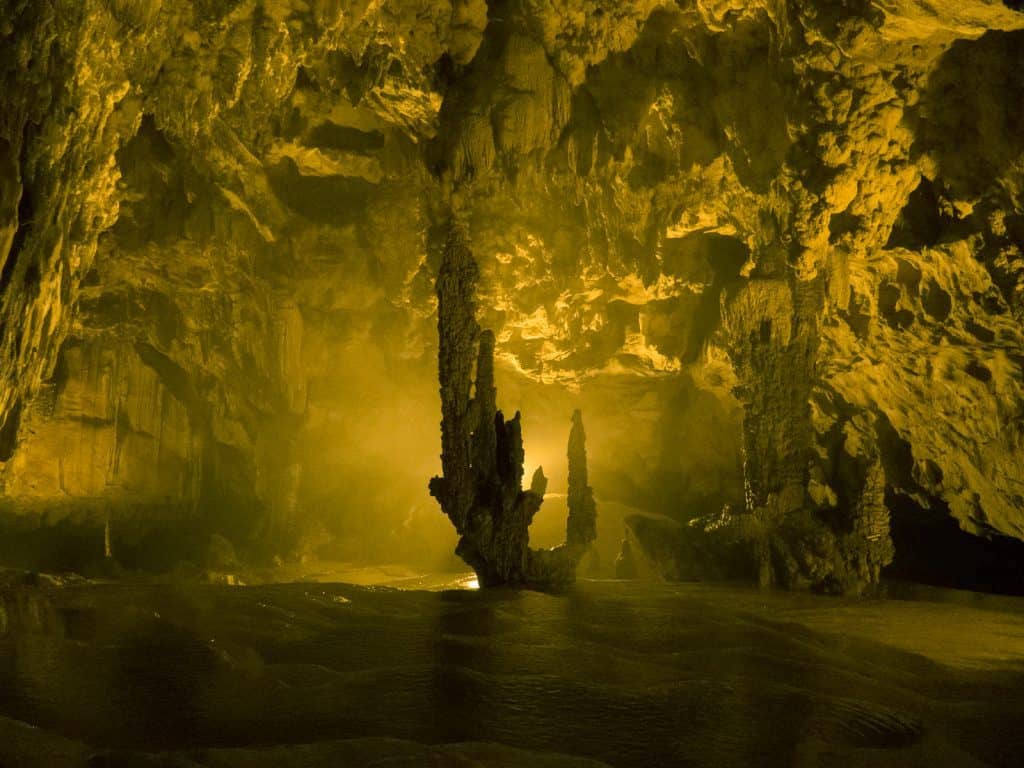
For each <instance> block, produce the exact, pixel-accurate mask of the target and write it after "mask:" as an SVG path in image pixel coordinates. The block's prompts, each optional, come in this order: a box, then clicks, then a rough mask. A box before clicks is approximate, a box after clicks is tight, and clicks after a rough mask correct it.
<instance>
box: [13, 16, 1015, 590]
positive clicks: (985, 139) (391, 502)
mask: <svg viewBox="0 0 1024 768" xmlns="http://www.w3.org/2000/svg"><path fill="white" fill-rule="evenodd" d="M1022 30H1024V14H1022V13H1021V12H1020V9H1019V4H1017V3H1004V2H997V1H996V0H966V1H965V2H959V3H955V4H944V5H937V4H924V3H917V2H910V1H909V0H885V1H884V2H866V1H862V0H847V1H846V2H837V3H833V2H828V3H826V2H815V1H813V0H789V1H788V2H776V1H775V0H758V1H757V2H743V3H740V2H733V1H732V0H697V2H668V1H665V0H635V1H634V2H628V3H621V2H613V1H612V0H586V1H585V2H566V1H561V0H558V1H555V0H494V1H493V2H490V3H485V2H484V0H429V1H428V0H416V1H415V2H406V0H401V1H399V0H384V2H376V3H369V2H365V0H342V1H341V2H321V1H320V0H317V1H316V2H300V1H298V0H288V1H285V0H231V1H230V2H222V3H213V2H200V3H183V2H174V1H173V0H164V2H153V3H140V2H134V1H133V0H77V1H76V2H70V0H40V1H38V2H28V1H27V0H5V1H4V2H3V3H2V4H0V38H2V45H0V84H2V89H0V93H3V96H2V99H3V102H4V109H3V110H2V113H0V115H2V116H0V262H2V264H3V266H2V269H0V272H2V274H0V291H2V295H0V377H2V385H3V386H0V412H2V416H0V421H2V427H0V461H2V462H3V463H4V464H3V469H2V482H3V494H4V509H5V512H4V515H3V527H4V529H5V530H6V529H8V528H11V527H13V528H14V529H16V531H18V532H19V536H22V534H24V536H28V537H30V538H31V535H32V530H34V528H35V527H38V526H39V525H43V526H46V527H48V529H50V530H55V529H56V528H58V527H61V526H64V527H67V526H66V524H70V523H74V524H75V525H79V524H80V525H82V526H86V527H87V528H88V527H89V526H92V527H93V528H96V526H102V523H101V522H99V521H102V520H104V519H106V518H107V517H108V516H111V515H112V519H113V535H114V539H115V541H114V548H115V551H120V552H122V553H123V556H124V557H125V558H128V559H131V558H133V557H135V558H136V559H137V560H138V561H139V562H144V561H146V560H147V559H148V558H149V557H150V556H151V549H150V548H148V547H147V545H145V542H146V541H147V540H149V539H151V538H152V537H153V536H154V535H155V536H156V537H157V538H158V539H159V538H160V533H159V531H161V530H168V529H174V530H185V529H186V528H189V529H191V530H194V531H195V533H194V535H193V534H189V536H192V538H194V539H195V541H192V540H183V541H182V542H181V543H180V550H181V552H182V553H189V552H192V553H194V552H202V551H204V550H205V546H206V542H207V540H208V536H209V535H210V534H214V533H219V534H224V535H228V536H229V537H231V538H234V539H236V540H238V541H239V542H245V543H247V544H249V545H250V546H251V548H252V549H254V550H261V551H265V552H271V553H274V552H276V553H282V554H283V553H285V552H300V553H307V552H308V553H315V552H318V551H321V550H323V549H324V547H325V546H329V547H333V548H334V551H335V553H336V554H339V556H341V555H345V554H349V553H351V552H353V551H356V550H357V549H358V550H359V551H366V550H367V548H369V549H370V551H376V550H377V549H380V550H390V551H391V552H397V554H398V555H399V556H401V555H404V554H407V553H409V552H410V551H412V550H415V549H416V545H415V543H412V544H409V543H407V544H405V545H402V544H400V542H416V541H417V539H418V538H419V539H423V538H430V537H433V536H435V535H437V534H436V533H435V531H436V529H435V528H431V526H432V525H434V523H433V522H431V520H432V519H433V516H435V515H434V510H433V509H431V505H430V503H429V502H430V500H429V499H426V500H424V499H423V498H422V497H423V496H424V495H425V494H423V493H422V484H421V482H420V480H419V479H420V478H421V477H424V476H429V475H430V474H432V473H435V472H436V471H437V462H436V448H435V447H434V443H435V442H436V426H435V425H434V424H433V416H432V414H433V413H435V411H436V400H435V399H434V398H435V397H436V395H435V394H434V393H433V386H434V385H433V381H434V372H433V370H432V364H433V363H432V361H433V360H434V359H436V357H435V353H436V348H435V344H436V341H435V338H434V334H435V326H434V321H433V312H434V310H435V307H434V300H433V295H432V291H431V285H432V282H433V279H434V278H435V276H436V272H437V268H438V266H439V263H440V261H439V258H438V255H437V254H436V253H432V251H431V248H430V247H429V244H430V242H431V240H432V237H434V234H433V230H434V228H436V227H437V226H438V223H439V221H441V217H440V216H439V213H440V211H439V210H438V209H439V204H438V201H447V200H449V199H450V196H451V194H452V190H453V189H454V190H458V192H457V194H458V196H459V198H460V200H461V203H460V205H461V210H463V211H464V212H465V214H466V219H467V226H468V227H469V229H470V231H471V232H472V236H473V242H474V250H475V253H476V256H477V259H478V260H479V269H480V307H481V312H480V321H481V323H482V325H484V326H485V327H488V328H493V329H494V330H495V376H496V378H497V379H498V380H499V383H500V384H501V386H502V390H503V392H506V393H509V392H514V393H515V394H516V396H517V397H518V398H519V400H520V401H521V404H522V406H523V412H524V414H526V416H524V418H526V419H529V418H532V417H531V416H530V414H531V413H535V414H542V415H544V416H548V415H549V414H547V413H546V412H545V411H544V403H545V402H546V401H548V400H551V401H555V400H558V404H559V405H561V404H562V403H568V406H569V408H570V409H571V408H573V407H576V405H580V404H582V405H583V406H584V407H585V408H586V410H587V413H588V424H589V426H590V432H591V440H590V463H591V469H592V474H593V479H594V486H595V489H596V493H597V495H598V496H599V497H602V498H605V497H606V498H609V499H614V500H615V501H622V502H624V503H628V504H632V505H636V506H639V507H643V508H645V509H648V510H650V511H653V512H658V513H664V514H668V515H669V516H671V517H673V518H675V519H677V520H678V521H680V522H682V523H684V524H685V523H687V521H688V520H689V519H691V518H697V517H702V516H706V515H709V514H714V513H717V512H718V511H719V510H720V509H721V508H722V506H723V504H725V503H728V504H730V505H731V508H732V509H733V510H734V517H735V518H736V521H735V526H736V529H737V531H739V533H740V534H742V536H743V537H744V538H745V539H746V540H748V541H750V542H751V543H752V551H751V557H752V562H754V563H755V564H756V565H757V570H758V571H759V572H760V574H761V577H762V578H763V579H764V580H765V581H771V582H775V583H785V584H804V583H811V584H816V585H818V586H822V587H826V588H836V589H845V590H854V591H856V590H859V589H862V588H864V587H868V586H870V585H871V584H872V583H873V582H874V581H875V580H876V578H877V576H878V572H879V569H880V568H882V567H884V566H885V564H886V563H887V562H889V561H890V560H891V559H892V558H893V557H894V556H895V562H894V566H893V567H895V568H897V569H899V568H900V567H901V557H902V556H901V540H903V541H907V542H910V544H909V545H908V546H907V547H904V548H902V551H903V552H904V553H906V554H908V555H909V554H910V550H911V548H912V547H913V546H914V544H913V542H914V541H925V540H927V541H929V542H931V543H930V544H929V545H928V546H929V547H932V546H934V548H935V550H934V555H933V556H932V557H931V562H932V563H940V565H936V566H935V567H934V570H935V573H934V574H932V577H934V578H940V579H941V578H948V579H949V580H951V581H957V579H959V578H961V577H964V575H965V574H968V573H970V572H972V571H974V570H976V569H975V568H974V567H973V565H974V564H975V563H978V562H989V561H993V559H994V558H995V556H996V555H998V559H1001V561H1002V562H1020V557H1019V555H1020V552H1021V550H1020V549H1018V548H1017V547H1018V545H1020V542H1021V540H1024V517H1022V515H1021V509H1022V508H1024V476H1022V474H1021V470H1020V467H1021V466H1022V465H1024V455H1022V453H1024V439H1022V435H1024V391H1022V387H1024V384H1022V382H1024V374H1022V365H1024V337H1022V334H1021V331H1020V323H1021V320H1022V318H1024V314H1022V312H1024V282H1022V281H1024V268H1022V266H1021V265H1022V263H1024V262H1022V261H1021V247H1022V243H1024V191H1022V190H1024V160H1022V157H1024V131H1022V130H1021V127H1022V124H1021V120H1022V117H1021V114H1022V113H1021V110H1020V107H1019V104H1020V103H1021V97H1024V79H1022V77H1024V76H1022V74H1021V73H1022V72H1024V61H1022V56H1024V38H1022V35H1024V31H1022ZM569 401H573V402H569ZM551 409H552V411H554V406H553V405H552V407H551ZM559 418H561V417H559ZM624 424H626V425H628V426H624ZM528 426H529V428H530V431H531V435H534V434H538V432H540V431H541V429H540V428H539V427H538V426H535V424H533V423H528ZM398 434H401V435H402V436H403V438H404V439H403V440H400V441H396V439H395V435H398ZM398 443H401V445H398V446H397V447H396V445H397V444H398ZM559 445H560V442H559V441H558V440H556V439H555V438H554V436H552V437H551V439H550V440H547V439H545V440H542V441H541V442H540V447H539V448H538V450H537V455H543V457H544V462H545V465H546V466H549V468H550V466H551V465H550V462H549V460H548V457H549V456H558V453H557V450H556V449H555V448H552V447H549V446H559ZM557 460H558V462H561V461H562V459H561V458H560V457H559V458H558V459H557ZM559 476H560V475H559ZM183 516H187V517H188V519H189V520H191V521H193V524H192V525H190V526H169V525H168V524H169V523H174V522H176V521H180V520H181V519H182V517H183ZM890 516H891V520H890ZM442 522H443V520H442ZM161 526H164V528H161ZM890 527H891V530H892V532H893V538H894V540H895V552H894V549H893V542H892V541H890V536H889V534H888V530H889V529H890ZM61 530H64V528H61ZM96 530H99V529H98V528H96ZM96 530H91V529H90V532H89V533H88V535H85V534H82V535H83V536H84V541H85V543H82V544H81V546H80V547H79V544H77V543H76V544H75V545H74V546H75V547H77V548H79V549H82V550H83V552H84V551H85V550H88V551H90V552H91V551H93V550H94V549H95V547H96V546H97V542H98V546H99V547H100V552H101V553H102V533H99V534H97V533H96ZM410 530H412V531H415V532H417V534H416V535H414V536H412V537H410V536H409V535H408V533H409V531H410ZM154 531H157V533H156V534H154ZM8 533H9V532H8ZM65 533H66V534H67V536H68V537H69V541H73V542H78V538H76V537H78V536H79V534H77V533H74V531H72V530H71V528H68V530H67V531H65ZM24 536H22V538H20V539H17V542H20V543H13V542H15V539H13V538H11V537H10V536H9V535H7V534H5V535H4V540H5V541H6V542H11V547H12V548H14V549H16V550H17V551H18V552H24V551H28V550H26V548H25V546H24V544H25V542H26V541H27V540H28V539H25V538H24ZM97 536H98V538H97ZM186 538H187V537H186ZM119 539H120V541H119ZM325 542H327V544H325ZM990 545H991V547H995V549H991V548H988V547H990ZM5 546H6V545H5ZM401 546H406V547H407V550H405V551H401ZM1022 546H1024V545H1022ZM66 550H67V547H63V548H62V551H66ZM133 552H135V553H136V554H135V555H133V554H132V553H133ZM968 552H973V553H974V554H973V555H971V556H970V557H968V556H967V553H968ZM81 557H82V558H85V557H87V555H86V554H82V555H81ZM182 557H191V558H193V559H195V558H199V557H201V555H199V554H192V555H187V554H182ZM925 559H926V560H927V558H925ZM903 562H904V566H905V567H904V572H909V573H910V575H913V571H914V568H916V566H914V567H911V565H910V563H909V561H906V560H904V561H903ZM1017 575H1018V576H1020V574H1017ZM1019 584H1020V585H1021V587H1024V577H1021V579H1020V581H1019Z"/></svg>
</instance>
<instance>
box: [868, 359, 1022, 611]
mask: <svg viewBox="0 0 1024 768" xmlns="http://www.w3.org/2000/svg"><path fill="white" fill-rule="evenodd" d="M989 375H991V374H989ZM886 504H887V505H888V507H889V510H890V512H891V513H892V540H893V545H894V546H895V548H896V557H895V559H894V560H893V562H892V564H891V565H889V566H888V567H887V568H886V569H885V572H884V573H885V575H886V576H888V577H890V578H896V579H906V580H908V581H916V582H921V583H923V584H932V585H935V586H940V587H951V588H956V589H970V590H974V591H979V592H993V593H997V594H1004V595H1024V542H1021V541H1017V540H1016V539H1011V538H1009V537H1007V536H1000V535H998V534H995V533H993V534H992V536H991V538H986V537H984V536H976V535H974V534H971V533H967V532H966V531H964V530H962V529H961V528H960V524H959V523H958V522H957V521H956V519H955V518H953V517H952V516H951V515H950V512H949V509H948V507H946V506H945V504H943V503H942V502H941V500H938V499H933V500H932V505H933V509H922V508H921V507H920V506H919V505H918V504H917V503H916V502H914V501H913V500H912V499H910V498H908V497H906V496H904V495H903V494H899V493H895V492H893V491H891V490H890V491H888V492H887V493H886Z"/></svg>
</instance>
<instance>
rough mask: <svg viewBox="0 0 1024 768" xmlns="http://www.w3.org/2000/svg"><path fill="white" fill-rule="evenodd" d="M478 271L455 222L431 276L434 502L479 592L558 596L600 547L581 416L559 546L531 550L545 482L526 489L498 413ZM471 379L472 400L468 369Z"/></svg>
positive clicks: (516, 423)
mask: <svg viewBox="0 0 1024 768" xmlns="http://www.w3.org/2000/svg"><path fill="white" fill-rule="evenodd" d="M477 279H478V270H477V265H476V261H475V260H474V258H473V254H472V252H471V251H470V249H469V245H468V242H467V236H466V233H465V231H464V228H463V225H462V224H461V223H459V222H454V221H453V222H452V223H451V224H450V225H449V232H448V239H447V242H446V243H445V245H444V254H443V257H442V261H441V267H440V269H439V270H438V275H437V300H438V314H437V331H438V339H439V344H438V380H439V381H440V384H441V466H442V469H443V473H444V474H443V475H442V476H441V477H435V478H433V479H432V480H431V481H430V493H431V495H432V496H433V497H434V498H436V499H437V500H438V502H439V503H440V505H441V509H442V510H443V511H444V513H445V514H446V515H447V516H448V517H449V519H450V520H451V521H452V524H453V525H454V526H455V530H456V531H457V532H458V534H459V544H458V548H457V549H456V553H457V554H458V555H459V557H461V558H462V559H463V560H465V561H466V562H467V563H468V564H469V565H470V566H472V568H473V570H474V571H476V574H477V579H478V582H479V584H480V585H481V586H485V587H490V586H508V585H513V586H528V587H534V588H543V589H557V588H559V587H564V586H567V585H569V584H572V582H573V581H575V579H576V567H577V565H578V564H579V561H580V560H581V559H582V557H583V555H585V554H586V553H587V550H588V549H589V547H590V545H591V544H592V543H593V541H594V539H596V538H597V525H596V523H597V507H596V505H595V503H594V492H593V490H592V489H591V488H590V486H589V485H588V483H587V452H586V435H585V433H584V431H583V416H582V415H581V413H580V412H579V411H578V410H577V411H576V412H574V413H573V417H572V432H571V434H570V437H569V451H568V454H569V518H568V521H567V523H566V539H565V544H564V545H562V546H560V547H555V548H554V549H548V550H536V549H531V548H530V531H529V528H530V523H531V522H533V517H534V515H536V514H537V511H538V510H539V509H540V506H541V504H542V503H543V502H544V492H545V491H546V490H547V485H548V481H547V478H546V477H544V470H543V469H542V468H541V467H537V470H536V472H534V475H533V478H532V480H531V482H530V488H529V490H523V487H522V484H523V462H524V459H525V454H524V451H523V434H522V428H521V426H520V416H519V412H518V411H517V412H516V415H515V416H514V417H513V418H512V419H510V420H508V421H506V420H505V416H504V415H503V414H502V412H501V411H499V410H498V409H497V394H498V393H497V389H496V388H495V386H494V334H493V333H492V332H491V331H487V330H485V331H481V330H480V328H479V326H478V325H477V321H476V284H477ZM474 357H475V358H476V380H475V382H474V383H473V386H472V395H471V394H470V382H471V380H472V378H473V361H474Z"/></svg>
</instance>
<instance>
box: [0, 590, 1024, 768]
mask: <svg viewBox="0 0 1024 768" xmlns="http://www.w3.org/2000/svg"><path fill="white" fill-rule="evenodd" d="M464 582H465V579H463V580H462V583H464ZM430 586H433V587H441V586H444V582H443V580H434V581H433V582H431V584H430ZM892 595H896V596H895V597H893V596H892ZM0 597H2V598H3V602H0V607H3V608H4V614H3V616H2V619H3V621H0V766H4V767H5V768H7V767H8V766H47V767H48V768H49V767H50V766H84V765H88V766H134V765H142V766H149V765H153V766H304V767H311V766H371V765H373V766H378V765H387V766H420V765H431V766H445V765H452V766H476V765H480V766H563V765H565V766H568V765H602V764H607V765H612V766H753V765H757V766H773V765H779V766H791V765H797V766H819V765H820V766H862V765H863V766H915V765H920V766H939V765H942V766H961V765H962V766H978V765H991V766H1019V765H1021V764H1022V762H1021V761H1022V759H1024V758H1022V755H1024V599H1020V598H1002V597H990V596H982V595H975V594H973V593H964V592H950V591H940V590H931V589H918V588H909V587H901V586H899V585H892V586H891V587H890V597H889V598H887V599H871V600H846V599H837V598H830V597H819V596H814V595H808V594H782V593H761V592H758V591H757V590H754V589H749V588H746V587H736V586H721V585H716V586H709V585H696V584H692V585H678V584H673V585H669V584H649V583H625V582H607V581H606V582H601V581H584V582H581V583H580V584H579V585H578V586H577V588H576V589H575V590H574V591H572V592H571V593H570V594H568V595H564V596H550V595H544V594H538V593H533V592H514V591H502V590H496V591H486V592H484V591H475V590H465V589H448V590H444V589H432V590H431V589H417V590H409V589H402V590H399V589H393V588H386V587H380V586H376V587H365V586H362V587H361V586H354V585H348V584H324V583H292V584H274V585H266V586H254V587H231V586H213V585H206V586H196V585H190V586H189V585H170V584H127V583H110V584H97V583H83V584H78V585H67V586H46V585H41V586H34V587H19V588H17V589H10V590H8V591H7V592H6V593H2V592H0Z"/></svg>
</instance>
